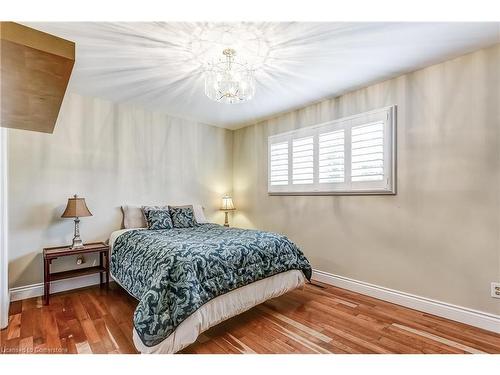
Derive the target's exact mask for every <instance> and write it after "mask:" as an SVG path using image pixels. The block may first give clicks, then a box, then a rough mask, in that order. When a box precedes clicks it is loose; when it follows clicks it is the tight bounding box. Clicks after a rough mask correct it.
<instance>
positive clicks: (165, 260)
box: [110, 224, 310, 353]
mask: <svg viewBox="0 0 500 375" xmlns="http://www.w3.org/2000/svg"><path fill="white" fill-rule="evenodd" d="M110 247H111V273H112V277H113V278H114V279H115V280H116V281H117V282H118V283H119V284H120V285H121V286H122V287H123V288H124V289H125V290H127V292H128V293H130V294H131V295H132V296H134V297H135V298H137V299H138V300H139V304H138V306H137V308H136V311H135V313H134V332H133V337H134V343H135V346H136V348H137V349H138V350H139V351H140V352H142V353H175V352H176V351H178V350H181V349H182V348H184V347H185V346H187V345H189V344H191V343H193V342H194V341H195V340H196V338H197V337H198V335H199V334H200V333H201V332H203V331H205V330H207V329H208V328H210V327H212V326H213V325H216V324H218V323H220V322H222V321H224V320H226V319H228V318H230V317H232V316H235V315H237V314H239V313H241V312H243V311H246V310H248V309H250V308H251V307H253V306H255V305H257V304H259V303H262V302H264V301H265V300H267V299H269V298H273V297H277V296H279V295H282V294H284V293H286V292H288V291H290V290H292V289H294V288H297V287H299V286H301V285H303V284H304V282H305V280H306V278H308V277H310V265H309V263H308V261H307V259H306V258H305V257H304V256H303V254H302V252H301V251H300V250H299V249H298V248H297V247H296V245H295V244H293V242H291V241H290V240H288V239H287V238H286V237H284V236H282V235H278V234H276V233H270V232H262V231H253V230H242V229H237V228H230V229H227V228H224V227H221V226H219V225H216V224H202V225H199V226H197V227H193V228H184V229H170V230H165V231H163V230H159V231H149V230H144V229H140V230H134V229H128V230H120V231H116V232H114V233H113V234H112V235H111V236H110Z"/></svg>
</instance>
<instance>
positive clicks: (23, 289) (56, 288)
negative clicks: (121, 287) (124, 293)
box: [10, 274, 99, 301]
mask: <svg viewBox="0 0 500 375" xmlns="http://www.w3.org/2000/svg"><path fill="white" fill-rule="evenodd" d="M95 284H99V275H98V274H94V275H86V276H80V277H75V278H72V279H66V280H57V281H52V282H51V283H50V294H52V293H58V292H65V291H67V290H71V289H78V288H84V287H86V286H91V285H95ZM39 296H43V283H38V284H31V285H26V286H20V287H17V288H11V289H10V300H11V301H19V300H22V299H26V298H32V297H39Z"/></svg>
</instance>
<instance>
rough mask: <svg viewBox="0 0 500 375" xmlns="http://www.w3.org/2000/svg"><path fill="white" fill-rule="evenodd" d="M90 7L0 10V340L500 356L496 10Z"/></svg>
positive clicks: (59, 346) (49, 347)
mask: <svg viewBox="0 0 500 375" xmlns="http://www.w3.org/2000/svg"><path fill="white" fill-rule="evenodd" d="M82 17H83V18H79V19H75V18H74V17H72V16H65V15H63V14H61V15H59V16H58V17H56V18H57V19H54V17H53V16H52V17H42V16H33V15H32V16H31V17H30V16H29V15H26V16H23V17H19V16H16V14H13V15H12V17H5V19H12V20H16V21H15V22H2V23H1V24H0V40H1V43H2V44H1V51H2V55H1V62H2V66H1V69H2V88H1V90H2V118H1V120H2V121H1V126H2V128H1V145H2V155H1V156H2V168H1V170H2V175H1V178H2V181H1V182H2V184H1V186H2V194H1V197H0V199H1V202H2V216H1V219H2V222H1V224H2V225H1V226H0V231H1V238H2V242H1V252H0V254H1V256H2V262H1V264H2V269H1V270H0V273H1V276H2V284H1V286H2V288H1V289H2V290H1V292H2V295H1V297H2V298H1V302H2V303H1V314H0V318H1V322H2V331H1V336H0V337H1V340H2V342H1V350H2V353H6V354H7V353H16V354H31V353H46V354H57V353H68V354H91V353H120V354H132V353H165V354H171V353H178V352H179V353H184V354H195V353H210V354H216V353H220V354H232V353H251V354H270V353H276V354H285V353H291V354H305V353H308V354H334V353H337V354H347V353H357V354H368V353H384V354H395V353H402V354H417V353H418V354H424V353H459V354H467V353H495V354H498V353H500V299H499V298H498V296H497V293H498V294H499V295H500V291H499V290H500V235H499V231H500V168H499V167H500V154H499V149H500V147H499V146H500V144H499V142H500V117H499V116H500V115H499V103H500V71H499V70H500V68H499V67H500V23H499V22H498V20H496V21H494V22H493V21H491V20H489V19H488V18H486V19H488V21H489V22H486V21H482V19H479V20H478V19H473V20H474V21H476V22H465V21H468V20H469V18H467V17H464V16H463V15H461V16H458V17H457V19H455V20H446V21H441V22H438V21H439V20H436V19H432V20H428V18H426V17H423V16H420V20H422V19H423V20H425V22H407V21H415V20H411V19H408V18H407V17H405V16H402V15H399V14H398V15H395V16H394V18H395V19H394V21H391V22H387V19H386V18H384V17H381V19H370V20H368V21H367V20H366V18H365V19H363V20H360V19H357V18H356V17H346V18H347V20H346V19H342V20H339V19H335V18H332V19H328V18H327V19H323V18H322V17H321V14H319V15H318V14H315V15H311V16H309V17H306V18H305V19H304V20H301V19H300V18H295V17H292V15H290V16H286V17H278V18H274V19H280V21H279V22H278V21H272V22H271V20H272V19H273V18H272V17H270V18H269V20H270V21H269V22H262V21H260V22H257V20H258V19H259V15H258V14H257V15H254V16H253V17H254V19H251V20H249V21H251V22H243V21H245V17H242V16H241V15H240V16H236V15H233V14H228V15H227V16H225V17H222V18H223V19H220V17H221V16H220V15H219V16H218V17H219V18H218V19H213V20H212V19H211V18H210V17H209V16H207V17H204V15H203V14H199V15H197V16H195V17H194V19H193V17H184V16H179V17H178V18H177V19H173V20H166V21H165V20H163V17H158V16H155V15H154V14H153V15H150V16H149V17H142V18H139V19H133V17H132V18H130V20H129V17H126V18H121V17H117V16H116V15H115V16H112V15H106V16H101V17H91V16H89V15H84V16H82ZM103 17H104V18H103ZM158 18H159V19H161V20H162V21H161V22H156V21H157V20H158ZM123 19H125V21H123ZM228 19H230V20H235V21H234V22H224V20H228ZM483 19H484V18H483ZM27 20H30V21H27ZM89 20H92V21H89ZM200 20H201V21H203V22H201V21H200ZM292 20H293V22H292ZM312 20H314V22H313V21H312ZM464 20H465V21H464ZM74 21H77V22H74ZM205 21H206V22H205ZM208 21H210V22H208ZM237 21H238V22H237ZM348 21H349V22H348ZM380 21H384V22H380ZM453 21H464V22H453ZM2 357H7V356H2ZM9 357H17V358H21V357H20V356H9ZM491 357H493V358H496V357H497V356H491Z"/></svg>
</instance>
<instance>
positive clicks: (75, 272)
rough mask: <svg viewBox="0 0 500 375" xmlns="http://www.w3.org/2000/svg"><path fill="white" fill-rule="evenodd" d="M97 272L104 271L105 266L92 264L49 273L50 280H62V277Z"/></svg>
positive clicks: (66, 277)
mask: <svg viewBox="0 0 500 375" xmlns="http://www.w3.org/2000/svg"><path fill="white" fill-rule="evenodd" d="M99 272H106V268H105V267H101V266H94V267H85V268H78V269H76V270H69V271H63V272H56V273H51V274H50V281H56V280H63V279H70V278H72V277H79V276H86V275H92V274H94V273H99Z"/></svg>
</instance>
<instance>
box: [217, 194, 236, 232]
mask: <svg viewBox="0 0 500 375" xmlns="http://www.w3.org/2000/svg"><path fill="white" fill-rule="evenodd" d="M220 209H221V211H224V213H225V214H226V219H225V221H224V226H225V227H228V226H229V220H228V218H227V214H228V212H229V211H234V210H235V208H234V204H233V198H232V197H231V196H230V195H228V194H226V195H224V196H223V197H222V206H221V208H220Z"/></svg>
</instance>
